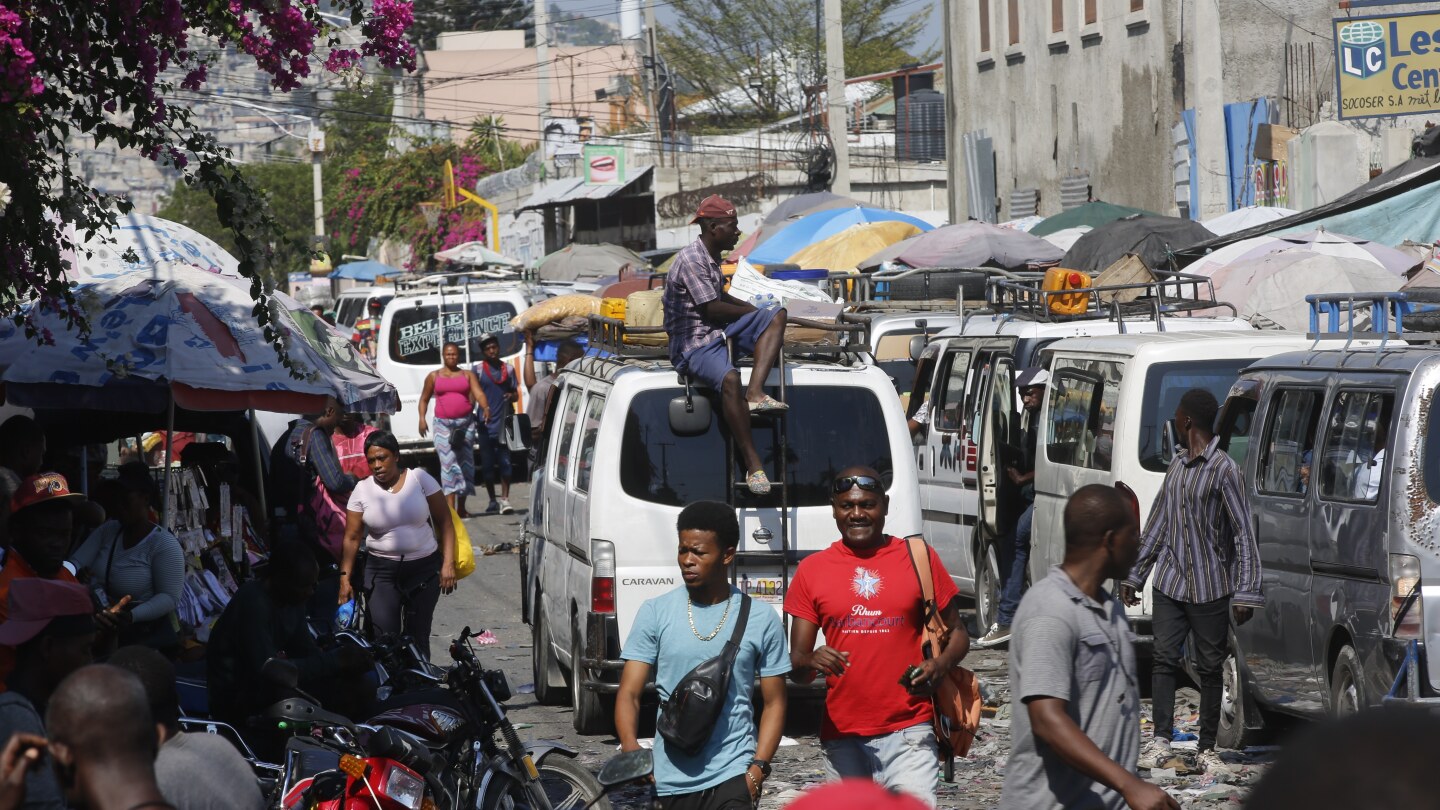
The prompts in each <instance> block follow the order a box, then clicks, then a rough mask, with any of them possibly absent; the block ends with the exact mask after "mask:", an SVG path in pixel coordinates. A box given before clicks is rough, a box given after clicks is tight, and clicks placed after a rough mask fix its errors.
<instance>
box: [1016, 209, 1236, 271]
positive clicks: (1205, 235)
mask: <svg viewBox="0 0 1440 810" xmlns="http://www.w3.org/2000/svg"><path fill="white" fill-rule="evenodd" d="M1031 233H1034V231H1031ZM1213 236H1214V234H1212V233H1210V232H1209V231H1207V230H1205V226H1204V225H1201V224H1200V223H1198V222H1195V221H1194V220H1189V219H1180V218H1179V217H1162V216H1158V215H1154V214H1147V215H1132V216H1128V217H1125V218H1124V219H1117V220H1115V221H1114V222H1110V223H1107V224H1105V225H1101V226H1099V227H1097V228H1096V229H1095V230H1093V231H1091V232H1089V233H1087V234H1085V235H1084V236H1082V237H1080V238H1079V239H1077V240H1076V241H1075V244H1074V245H1071V246H1070V250H1069V251H1067V252H1066V253H1065V258H1064V259H1062V260H1061V261H1060V264H1061V266H1062V267H1068V268H1070V269H1071V270H1082V271H1084V272H1087V273H1098V272H1100V271H1101V270H1104V269H1105V268H1107V267H1109V266H1110V265H1112V264H1114V263H1115V262H1117V261H1119V260H1120V259H1123V258H1125V255H1126V254H1127V253H1134V254H1135V255H1137V256H1139V257H1140V260H1141V261H1143V262H1145V266H1146V267H1149V268H1151V269H1152V270H1153V269H1160V268H1168V266H1169V263H1170V256H1171V254H1172V253H1173V252H1174V251H1176V250H1179V249H1180V248H1183V247H1188V246H1190V245H1193V244H1195V243H1196V242H1200V241H1203V240H1205V239H1209V238H1211V237H1213Z"/></svg>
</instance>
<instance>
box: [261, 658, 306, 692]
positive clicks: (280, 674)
mask: <svg viewBox="0 0 1440 810" xmlns="http://www.w3.org/2000/svg"><path fill="white" fill-rule="evenodd" d="M260 675H261V676H262V677H264V678H265V680H267V681H270V682H271V683H274V684H279V685H280V686H284V687H286V688H287V689H294V688H295V687H297V686H299V685H300V669H299V667H296V666H295V664H294V662H292V661H287V660H285V659H284V658H271V659H269V660H268V661H266V662H265V663H264V664H263V665H262V666H261V667H260Z"/></svg>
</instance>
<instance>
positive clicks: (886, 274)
mask: <svg viewBox="0 0 1440 810" xmlns="http://www.w3.org/2000/svg"><path fill="white" fill-rule="evenodd" d="M997 277H998V278H1008V279H1015V280H1028V279H1032V278H1033V279H1035V280H1039V279H1041V278H1043V277H1044V274H1043V273H1034V272H1029V271H1020V272H1012V271H1009V270H1001V269H998V268H995V267H916V268H905V269H900V270H877V271H875V272H873V273H858V274H857V273H852V272H831V273H830V275H829V276H828V277H827V278H826V279H825V280H824V281H822V282H821V283H820V288H821V289H822V290H824V291H825V293H826V294H828V295H830V296H833V297H835V298H839V299H841V300H842V301H844V302H845V303H846V305H847V306H848V307H849V309H850V310H851V311H853V312H867V311H868V312H933V311H936V310H947V309H953V310H955V311H957V312H958V311H960V309H961V308H962V305H963V301H964V299H965V298H966V296H965V294H964V293H965V291H966V288H967V287H969V288H970V289H971V290H972V291H973V290H978V289H979V288H980V287H981V285H983V284H985V283H986V282H987V281H988V280H989V279H991V278H997ZM970 297H971V298H974V299H978V298H980V297H981V296H979V295H972V296H970Z"/></svg>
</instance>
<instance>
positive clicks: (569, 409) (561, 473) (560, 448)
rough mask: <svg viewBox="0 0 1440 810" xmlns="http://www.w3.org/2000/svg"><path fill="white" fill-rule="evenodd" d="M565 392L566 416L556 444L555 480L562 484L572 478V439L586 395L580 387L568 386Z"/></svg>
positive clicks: (561, 424) (561, 423)
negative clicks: (582, 400) (581, 402)
mask: <svg viewBox="0 0 1440 810" xmlns="http://www.w3.org/2000/svg"><path fill="white" fill-rule="evenodd" d="M565 392H566V393H565V406H564V408H565V417H564V419H562V420H561V422H560V439H559V444H557V445H555V480H556V481H558V482H560V483H562V484H563V483H565V482H567V481H569V480H570V440H571V439H572V438H574V436H575V423H576V422H577V421H578V420H579V419H580V399H581V397H583V396H585V392H584V391H581V390H580V389H578V388H567V389H565Z"/></svg>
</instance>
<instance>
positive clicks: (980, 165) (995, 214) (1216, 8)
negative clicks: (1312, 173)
mask: <svg viewBox="0 0 1440 810" xmlns="http://www.w3.org/2000/svg"><path fill="white" fill-rule="evenodd" d="M1338 13H1341V12H1337V11H1336V7H1335V3H1334V2H1333V0H1265V1H1264V2H1258V0H1210V2H1208V3H1198V2H1195V1H1194V0H1182V1H1181V2H1173V1H1172V2H1162V1H1161V0H1027V2H1021V0H944V17H945V20H946V30H947V31H948V32H949V33H948V35H947V37H946V41H945V60H946V64H947V67H948V68H949V69H948V70H947V71H946V74H945V90H946V98H947V105H948V109H947V114H946V117H947V122H948V124H949V126H948V127H947V131H948V133H949V138H950V141H949V146H950V149H949V155H950V160H949V163H950V174H949V178H950V183H949V188H950V195H949V197H950V199H949V202H950V211H951V215H952V218H954V219H957V220H963V219H965V218H966V217H975V218H978V219H984V220H988V221H992V222H993V221H1000V220H1006V219H1012V218H1015V217H1019V216H1024V215H1027V214H1030V213H1038V214H1040V215H1051V214H1055V213H1058V212H1059V211H1061V210H1063V209H1064V208H1068V207H1071V206H1072V205H1075V204H1079V203H1080V202H1084V201H1085V200H1086V199H1103V200H1106V201H1109V202H1115V203H1123V204H1126V205H1133V206H1137V207H1140V208H1145V209H1149V210H1152V211H1157V212H1160V213H1167V214H1183V215H1190V216H1195V217H1197V218H1203V217H1207V216H1213V215H1215V214H1218V213H1223V212H1224V211H1227V210H1232V209H1233V208H1236V207H1239V206H1241V205H1245V204H1249V203H1254V202H1262V203H1269V204H1278V205H1284V204H1286V203H1287V202H1292V201H1291V200H1290V199H1289V195H1290V191H1291V189H1290V179H1291V178H1290V173H1289V166H1288V159H1287V156H1286V154H1285V150H1284V148H1283V146H1276V145H1274V144H1271V145H1269V146H1267V147H1265V148H1258V149H1257V147H1260V146H1261V145H1260V144H1257V143H1255V140H1256V135H1257V134H1258V133H1259V131H1260V127H1259V125H1260V124H1266V125H1274V126H1276V127H1283V129H1275V130H1273V131H1272V130H1270V129H1269V128H1266V131H1265V136H1264V137H1266V138H1270V137H1271V136H1272V135H1273V136H1274V139H1275V140H1276V141H1282V142H1283V140H1284V139H1285V138H1289V137H1292V136H1293V135H1294V133H1295V132H1297V131H1300V130H1303V129H1305V128H1307V127H1309V126H1311V125H1313V124H1316V123H1319V122H1321V121H1325V120H1327V119H1333V118H1334V117H1335V115H1334V112H1333V108H1334V90H1335V69H1334V62H1335V59H1334V46H1333V43H1332V42H1331V36H1332V35H1331V22H1330V20H1331V18H1332V17H1333V16H1334V15H1336V14H1338ZM1409 118H1410V119H1411V120H1407V119H1404V118H1402V119H1400V120H1398V121H1392V122H1386V123H1384V124H1381V123H1379V122H1377V121H1375V120H1370V121H1364V122H1360V123H1362V124H1365V125H1366V126H1364V127H1360V126H1356V125H1354V124H1351V123H1348V122H1347V123H1345V124H1343V126H1344V127H1346V128H1347V129H1349V130H1350V131H1351V132H1352V133H1353V134H1354V137H1355V141H1354V142H1355V144H1356V147H1355V148H1356V149H1357V150H1359V151H1360V153H1361V154H1362V155H1363V157H1362V158H1361V160H1360V165H1361V166H1362V168H1361V169H1360V170H1359V175H1360V176H1359V177H1358V178H1353V179H1355V182H1356V183H1358V182H1363V180H1364V179H1365V177H1364V172H1365V170H1364V168H1363V167H1364V166H1366V165H1367V164H1368V167H1369V170H1370V171H1371V172H1374V171H1378V170H1380V169H1381V168H1383V167H1384V166H1385V165H1387V164H1393V162H1395V155H1394V154H1393V153H1394V152H1395V151H1396V150H1395V149H1394V148H1393V144H1395V143H1399V142H1400V141H1403V140H1405V137H1408V136H1402V137H1400V138H1393V137H1391V138H1387V137H1385V136H1383V135H1380V134H1379V133H1378V130H1379V129H1382V128H1386V127H1400V128H1412V127H1413V128H1417V129H1418V128H1419V127H1420V125H1421V123H1423V122H1421V121H1415V120H1413V119H1414V118H1417V116H1411V117H1409ZM1310 162H1311V163H1314V159H1313V158H1311V159H1310ZM1346 171H1347V172H1349V171H1350V170H1349V169H1347V170H1346ZM1312 179H1313V178H1312ZM1351 179H1352V177H1351V175H1350V174H1349V173H1347V175H1346V176H1345V178H1344V179H1343V181H1336V182H1337V183H1339V184H1344V183H1349V181H1350V180H1351ZM1332 185H1334V183H1332ZM1312 191H1313V190H1309V189H1307V191H1306V192H1305V194H1302V195H1300V196H1302V197H1305V196H1307V195H1308V197H1309V198H1310V199H1309V200H1308V202H1309V203H1310V204H1313V202H1314V198H1315V196H1316V195H1315V194H1314V193H1312ZM1320 196H1321V197H1324V196H1325V194H1323V193H1322V194H1321V195H1320ZM1320 201H1323V199H1321V200H1320ZM1292 207H1295V206H1294V204H1293V202H1292Z"/></svg>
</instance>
